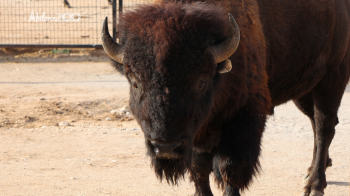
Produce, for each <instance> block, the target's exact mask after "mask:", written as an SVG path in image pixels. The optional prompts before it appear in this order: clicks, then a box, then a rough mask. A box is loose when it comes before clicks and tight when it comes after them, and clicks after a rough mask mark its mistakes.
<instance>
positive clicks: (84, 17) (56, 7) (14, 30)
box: [0, 0, 150, 47]
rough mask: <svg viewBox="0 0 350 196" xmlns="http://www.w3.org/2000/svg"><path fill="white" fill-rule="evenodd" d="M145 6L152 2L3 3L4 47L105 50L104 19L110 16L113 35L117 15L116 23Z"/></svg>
mask: <svg viewBox="0 0 350 196" xmlns="http://www.w3.org/2000/svg"><path fill="white" fill-rule="evenodd" d="M113 3H115V5H114V6H113ZM145 3H150V1H149V0H1V3H0V47H101V39H100V30H101V25H102V21H103V19H104V18H105V17H106V16H108V18H109V26H110V28H109V30H110V33H111V35H112V34H113V28H112V27H113V20H112V18H113V12H114V16H115V20H114V22H115V24H116V23H117V21H118V17H119V15H120V13H121V12H122V11H127V10H130V9H133V7H135V6H136V4H145ZM113 8H114V9H113ZM116 35H117V34H116Z"/></svg>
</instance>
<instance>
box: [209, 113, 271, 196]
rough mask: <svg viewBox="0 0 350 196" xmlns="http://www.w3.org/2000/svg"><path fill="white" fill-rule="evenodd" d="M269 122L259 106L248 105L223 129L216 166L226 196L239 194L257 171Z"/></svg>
mask: <svg viewBox="0 0 350 196" xmlns="http://www.w3.org/2000/svg"><path fill="white" fill-rule="evenodd" d="M265 121H266V116H265V115H262V113H259V112H258V110H257V109H251V108H249V107H246V108H244V109H243V110H242V111H240V112H239V113H238V114H237V115H236V117H235V119H234V120H233V121H232V122H231V123H230V124H228V125H227V126H225V127H224V128H223V130H222V134H221V140H220V143H219V146H218V149H217V151H215V154H214V159H213V164H214V166H213V167H214V173H215V176H216V180H217V182H218V184H219V186H221V187H222V188H223V189H224V191H225V192H224V195H225V196H239V195H240V194H239V190H244V189H245V188H247V187H248V186H249V184H250V183H251V181H252V177H253V176H254V175H255V174H257V172H258V169H259V167H260V164H259V155H260V144H261V137H262V132H263V130H264V125H265Z"/></svg>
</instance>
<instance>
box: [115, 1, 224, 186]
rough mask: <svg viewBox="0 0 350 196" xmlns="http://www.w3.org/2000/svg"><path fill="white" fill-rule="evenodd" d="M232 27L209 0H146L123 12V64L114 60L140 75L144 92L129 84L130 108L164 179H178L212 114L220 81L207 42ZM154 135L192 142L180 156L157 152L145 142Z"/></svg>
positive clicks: (218, 38)
mask: <svg viewBox="0 0 350 196" xmlns="http://www.w3.org/2000/svg"><path fill="white" fill-rule="evenodd" d="M228 29H229V28H228V18H227V15H226V14H224V12H223V9H222V8H221V7H218V6H214V5H208V4H205V3H193V4H185V3H168V4H159V5H142V6H139V7H138V8H136V10H135V11H134V12H127V13H124V14H123V17H122V21H121V23H120V35H121V39H120V40H121V43H120V44H123V45H125V57H124V62H123V66H120V64H118V63H115V64H114V66H115V67H116V69H117V70H118V71H119V72H121V73H122V74H125V75H126V76H127V77H130V76H129V74H133V75H137V78H138V79H139V80H140V84H142V93H135V91H134V90H133V89H132V87H131V89H130V108H131V110H132V112H133V114H134V115H135V117H136V119H137V121H138V123H139V124H140V125H141V127H142V130H143V132H144V133H145V138H146V144H147V145H148V154H149V155H150V156H151V159H152V166H153V168H154V170H155V173H156V175H157V177H158V178H159V179H160V180H162V179H163V178H165V179H166V180H167V182H168V183H172V184H176V183H177V181H178V179H179V178H181V177H183V175H184V174H185V173H186V172H187V170H188V169H189V167H190V165H191V154H192V143H193V139H194V137H195V134H196V133H197V131H198V129H199V128H200V126H202V125H203V123H204V122H205V120H206V118H208V116H209V113H210V111H211V109H212V106H213V103H212V95H213V93H214V91H215V85H218V82H219V81H220V76H219V74H218V73H217V72H216V64H215V62H214V58H213V55H212V54H211V52H210V50H209V47H210V46H212V45H216V44H219V43H221V42H222V41H223V40H225V38H226V37H227V34H228ZM203 73H204V74H206V75H207V76H206V77H208V85H207V86H208V87H207V88H208V90H207V91H206V92H205V94H203V95H200V96H197V94H195V93H194V92H192V90H191V89H192V85H193V84H194V83H195V82H196V81H195V80H194V78H195V77H197V76H199V75H200V74H203ZM135 77H136V76H135ZM129 80H130V78H129ZM165 89H167V90H165ZM141 105H142V106H141ZM154 135H156V137H157V138H161V139H163V140H169V138H170V140H173V139H174V138H177V137H178V136H179V135H180V136H181V135H183V136H186V138H187V139H188V140H189V141H188V142H189V144H188V145H187V146H186V149H184V153H183V156H181V157H179V158H177V159H165V158H164V157H156V156H155V155H154V152H153V150H152V148H151V147H149V145H150V144H148V143H147V141H148V140H149V139H150V137H151V136H154ZM180 136H179V137H180Z"/></svg>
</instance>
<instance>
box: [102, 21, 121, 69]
mask: <svg viewBox="0 0 350 196" xmlns="http://www.w3.org/2000/svg"><path fill="white" fill-rule="evenodd" d="M101 38H102V46H103V49H104V50H105V52H106V53H107V54H108V56H110V57H111V58H112V59H113V60H115V61H117V62H118V63H121V64H123V58H124V48H123V46H122V45H119V44H118V43H117V42H115V41H114V40H113V38H112V37H111V35H110V34H109V31H108V18H107V17H106V18H105V20H104V21H103V24H102V31H101Z"/></svg>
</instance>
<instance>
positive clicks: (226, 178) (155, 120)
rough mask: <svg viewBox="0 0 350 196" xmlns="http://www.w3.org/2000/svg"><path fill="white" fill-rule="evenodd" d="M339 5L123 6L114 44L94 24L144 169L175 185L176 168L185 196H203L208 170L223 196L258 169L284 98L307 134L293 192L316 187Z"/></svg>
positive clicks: (336, 72)
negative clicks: (186, 182)
mask: <svg viewBox="0 0 350 196" xmlns="http://www.w3.org/2000/svg"><path fill="white" fill-rule="evenodd" d="M349 11H350V5H349V1H346V0H334V1H332V0H327V1H325V0H307V1H301V0H297V1H287V0H244V1H242V0H232V1H229V0H222V1H214V0H208V1H206V2H195V1H193V2H190V1H187V2H185V3H182V2H159V3H158V4H154V5H145V6H140V7H139V8H138V9H136V11H134V12H128V13H124V15H123V18H122V21H121V24H120V32H121V33H120V35H121V38H120V43H119V44H117V43H116V42H114V41H113V40H112V39H111V38H110V35H109V34H108V31H107V29H106V23H105V26H104V28H103V30H102V39H103V40H104V48H105V50H106V52H107V53H108V54H109V55H110V56H111V57H112V58H113V59H114V60H116V61H117V62H115V66H116V68H117V69H118V70H119V71H120V72H121V73H123V74H125V76H126V77H127V79H128V81H129V82H130V108H131V110H132V112H133V114H134V115H135V117H136V119H137V121H138V123H139V124H140V126H141V128H142V130H143V132H144V135H145V142H146V146H147V149H148V154H149V156H150V157H151V161H152V165H153V168H154V170H155V172H156V175H157V176H158V177H159V178H160V179H163V178H164V179H166V180H167V181H168V182H171V183H176V182H177V180H178V179H179V177H183V175H184V173H185V172H187V171H188V172H189V173H190V176H191V180H192V181H194V184H195V187H196V193H195V195H212V192H211V190H210V187H209V174H210V173H211V172H214V174H215V178H216V181H217V182H218V184H219V185H220V186H221V187H222V188H223V190H224V195H239V194H240V193H239V190H244V189H245V188H247V187H248V186H249V184H250V183H251V181H252V177H253V176H254V175H255V174H257V172H258V170H259V155H260V145H261V137H262V134H263V131H264V128H265V122H266V118H267V116H268V115H269V114H272V113H273V108H274V107H275V106H277V105H280V104H282V103H285V102H287V101H289V100H293V101H294V102H295V104H296V106H297V107H298V108H299V109H300V110H301V111H302V112H303V113H304V114H306V115H307V116H308V117H309V118H310V120H311V124H312V128H313V131H314V135H315V137H314V138H315V140H314V153H313V159H312V162H311V166H310V168H309V169H308V170H307V176H308V177H307V183H306V185H305V187H304V188H303V194H304V195H309V194H310V195H323V190H324V188H325V187H326V185H327V183H326V177H325V170H326V167H327V166H330V165H331V159H330V158H329V154H328V148H329V146H330V143H331V141H332V139H333V136H334V133H335V129H334V127H335V125H336V124H337V123H338V118H337V110H338V107H339V105H340V102H341V98H342V95H343V93H344V90H345V87H346V84H347V82H348V80H349V72H350V71H349V70H350V65H349V63H350V50H349V37H350V19H349ZM227 13H231V14H232V15H233V17H234V18H235V19H236V21H237V23H236V24H237V25H238V27H239V30H238V28H237V27H236V26H234V24H235V23H234V22H232V20H230V21H231V22H232V23H230V22H229V20H228V19H227ZM237 32H239V34H237ZM230 37H232V39H229V38H230ZM236 39H239V44H238V42H235V41H234V40H236ZM227 40H230V44H231V45H229V46H228V45H225V47H226V49H225V47H222V45H224V44H223V43H228V41H227ZM232 40H233V41H232ZM237 44H238V48H237V50H236V47H237ZM218 46H220V48H219V47H218ZM217 48H219V49H217ZM223 48H224V49H223ZM232 48H234V49H232ZM218 51H219V52H218ZM230 52H231V53H230ZM227 54H229V55H227ZM225 55H226V56H225ZM218 59H220V60H218Z"/></svg>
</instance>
